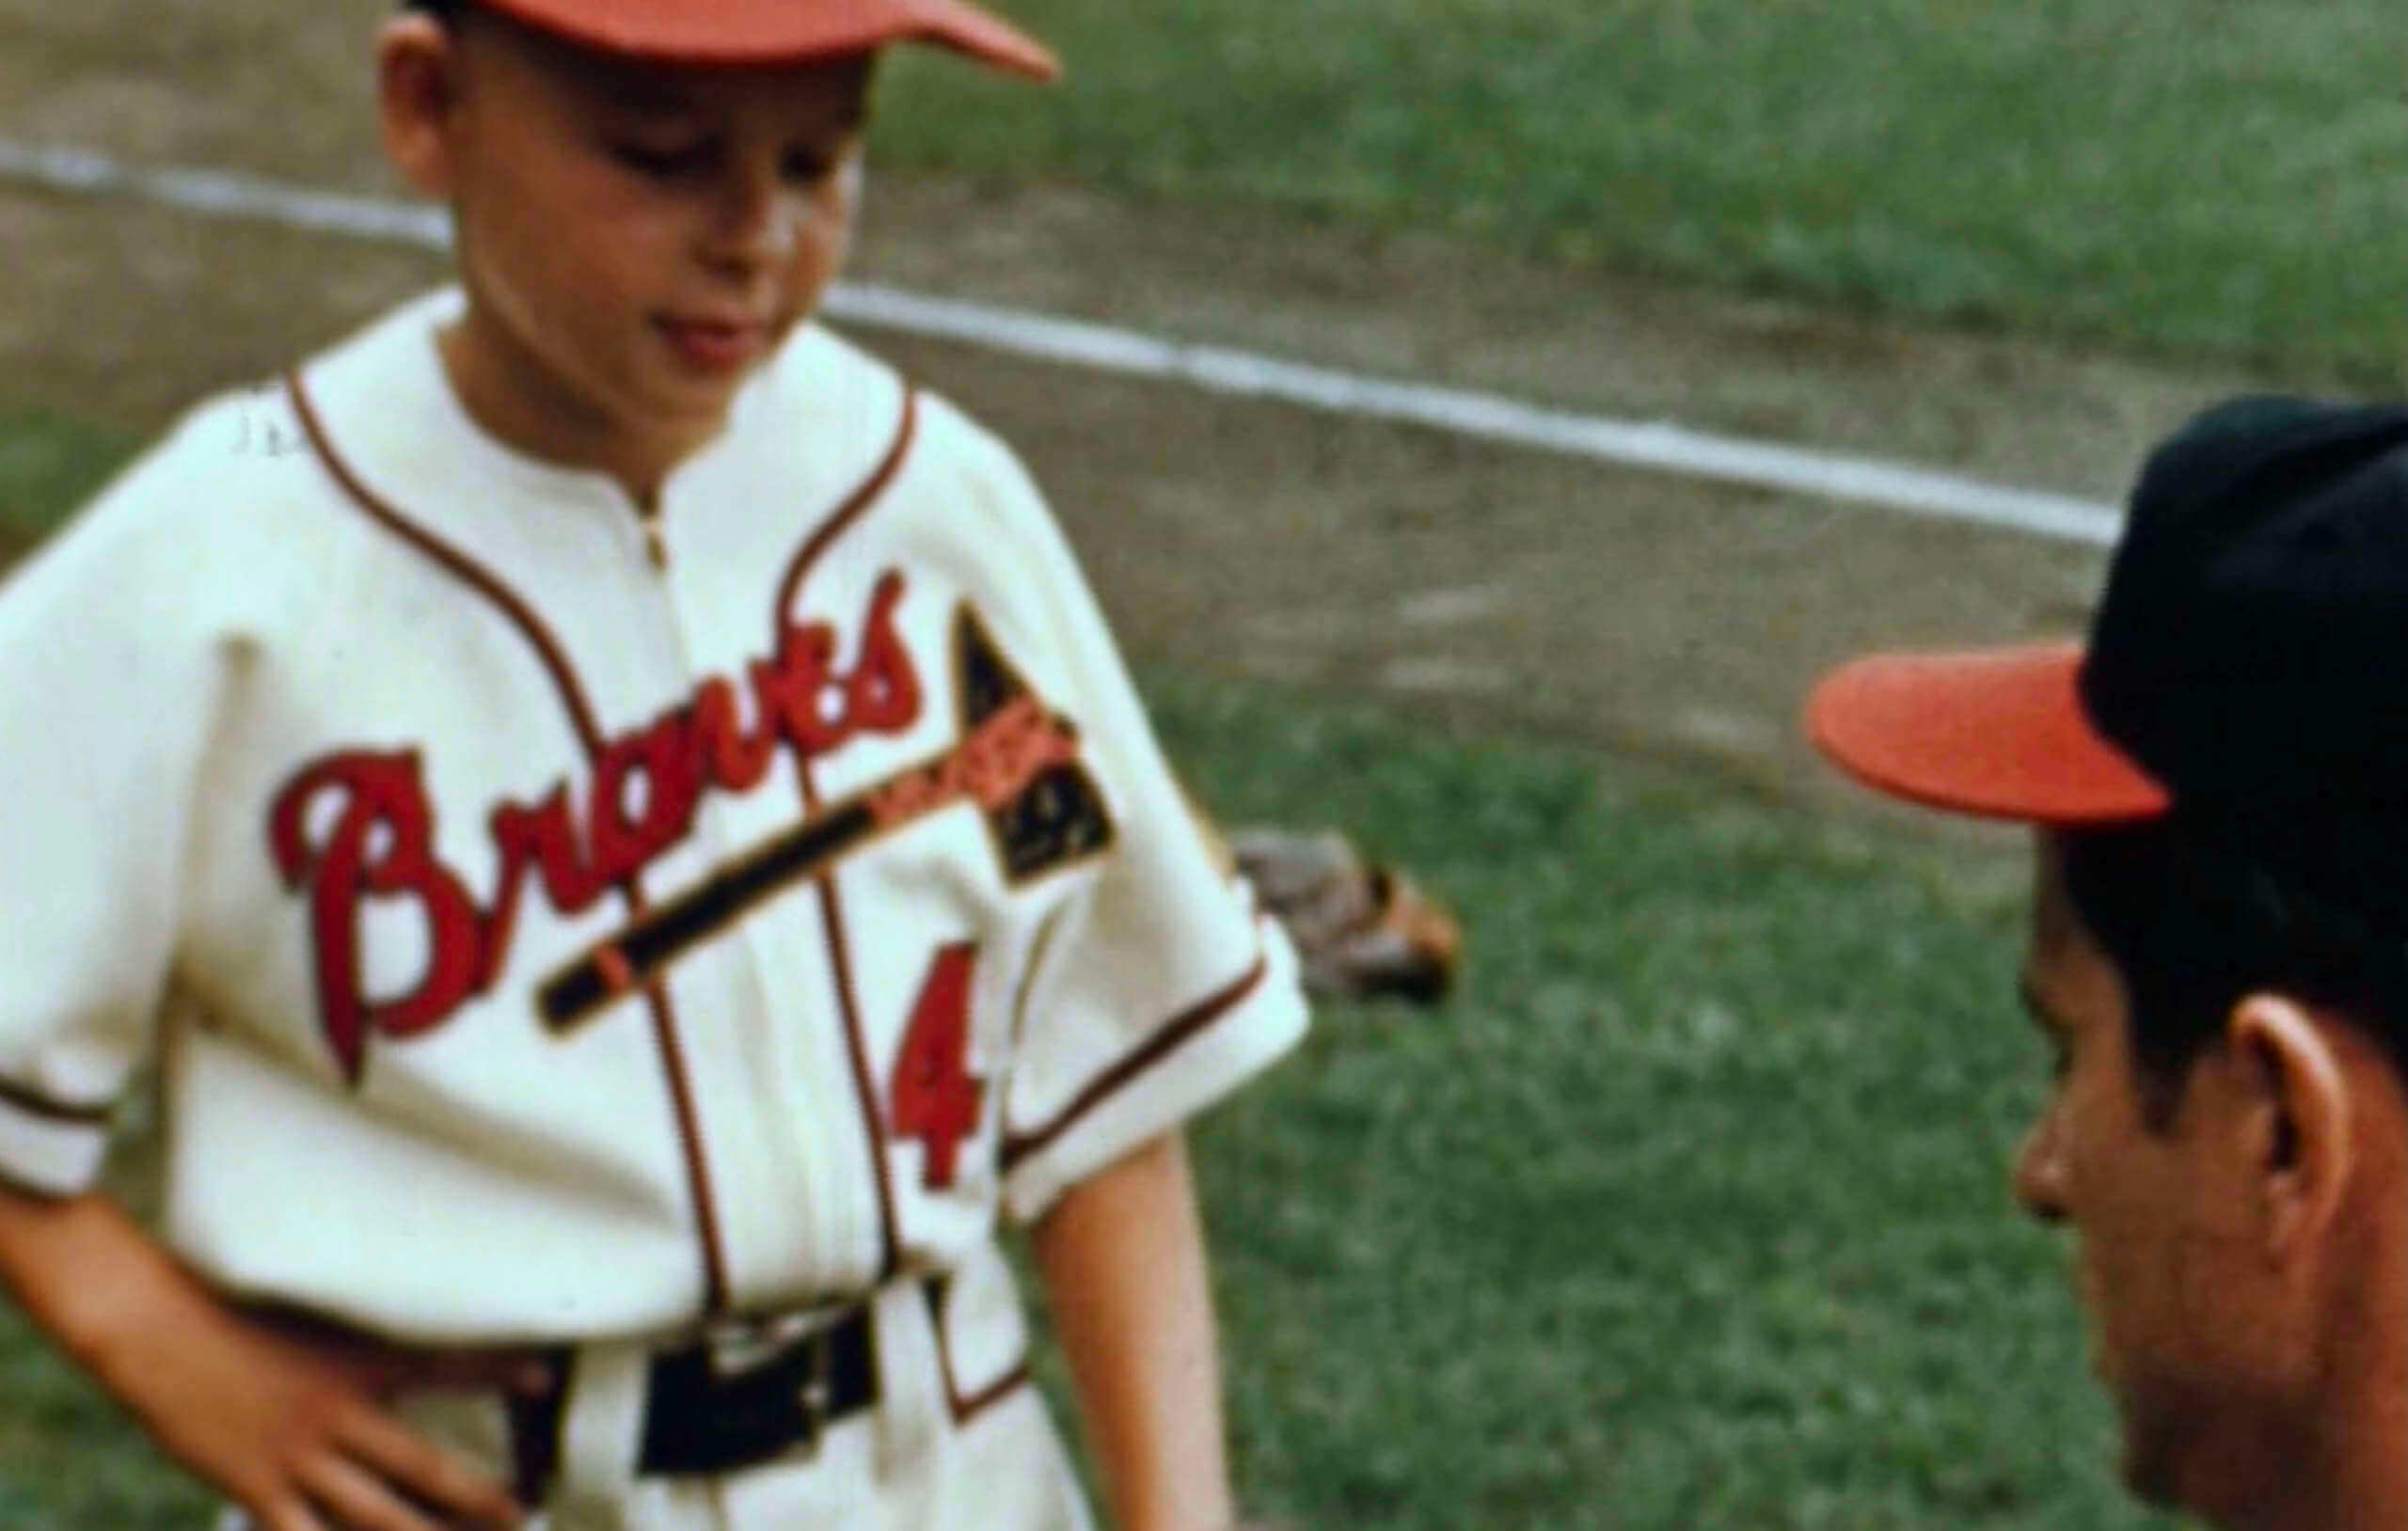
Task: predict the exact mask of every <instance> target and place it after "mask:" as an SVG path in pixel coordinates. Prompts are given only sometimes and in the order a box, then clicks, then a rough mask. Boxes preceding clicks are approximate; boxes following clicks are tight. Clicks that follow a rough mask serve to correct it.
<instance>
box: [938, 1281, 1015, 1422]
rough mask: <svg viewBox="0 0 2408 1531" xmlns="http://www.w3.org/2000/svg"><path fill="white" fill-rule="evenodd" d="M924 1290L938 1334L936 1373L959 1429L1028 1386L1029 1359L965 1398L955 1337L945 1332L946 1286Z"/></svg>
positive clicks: (942, 1284) (946, 1404) (940, 1283)
mask: <svg viewBox="0 0 2408 1531" xmlns="http://www.w3.org/2000/svg"><path fill="white" fill-rule="evenodd" d="M922 1290H924V1291H926V1292H927V1298H928V1327H929V1328H930V1329H932V1330H934V1331H935V1332H936V1336H937V1371H938V1373H939V1374H940V1375H941V1376H942V1377H943V1380H944V1403H945V1408H946V1409H947V1410H948V1411H949V1412H950V1413H952V1415H953V1422H954V1424H955V1425H956V1426H961V1425H967V1424H969V1423H970V1422H971V1421H972V1420H973V1419H975V1418H977V1417H978V1416H979V1415H980V1414H983V1413H986V1412H987V1411H988V1410H990V1409H991V1408H993V1407H994V1406H995V1405H997V1404H999V1403H1001V1402H1003V1401H1004V1400H1005V1399H1006V1398H1007V1397H1011V1395H1012V1393H1013V1392H1014V1391H1015V1390H1017V1389H1019V1388H1021V1387H1023V1386H1025V1385H1026V1384H1027V1382H1028V1380H1029V1376H1030V1372H1029V1369H1028V1357H1027V1356H1026V1355H1025V1354H1023V1355H1022V1357H1021V1358H1020V1360H1019V1361H1017V1362H1015V1363H1014V1364H1013V1365H1012V1367H1011V1369H1010V1370H1008V1371H1006V1372H1005V1373H1004V1374H1003V1375H1002V1376H1001V1377H998V1378H996V1379H995V1380H994V1381H991V1382H989V1383H988V1384H987V1385H986V1386H985V1387H982V1388H980V1389H979V1390H978V1391H977V1392H975V1393H973V1394H971V1395H969V1396H968V1397H963V1396H962V1392H961V1384H960V1383H958V1382H957V1381H954V1371H953V1336H952V1335H951V1334H947V1333H946V1332H945V1323H944V1300H945V1295H946V1283H945V1282H943V1281H942V1280H938V1281H931V1282H929V1283H928V1284H927V1286H925V1287H923V1288H922Z"/></svg>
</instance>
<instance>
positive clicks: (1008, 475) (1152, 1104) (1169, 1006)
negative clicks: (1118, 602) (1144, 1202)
mask: <svg viewBox="0 0 2408 1531" xmlns="http://www.w3.org/2000/svg"><path fill="white" fill-rule="evenodd" d="M993 453H994V477H995V478H996V480H997V481H998V482H999V486H1000V487H999V492H1000V493H1001V494H1003V495H1004V496H1006V497H1007V498H1008V499H1010V500H1012V501H1014V502H1016V503H1014V504H1012V505H1010V506H1008V507H1006V508H1007V510H1009V511H1010V512H1011V514H1010V515H1009V516H1008V519H1007V525H1008V526H1009V527H1010V530H1011V533H1012V535H1013V536H1014V539H1015V541H1016V543H1017V544H1018V545H1019V551H1020V553H1021V556H1022V558H1024V559H1025V560H1028V561H1029V562H1030V563H1031V564H1032V565H1033V566H1034V568H1035V569H1036V571H1037V573H1038V582H1039V585H1040V588H1041V592H1042V596H1043V598H1044V599H1045V601H1046V602H1047V603H1048V604H1049V607H1050V610H1051V615H1052V618H1053V625H1054V633H1055V637H1056V639H1057V641H1058V643H1059V644H1060V646H1061V648H1062V650H1063V651H1064V652H1065V653H1066V655H1067V656H1068V663H1069V671H1070V673H1071V676H1072V678H1073V684H1074V685H1075V687H1076V695H1075V706H1074V709H1073V711H1074V716H1075V718H1076V721H1077V723H1078V727H1079V729H1080V734H1081V750H1082V753H1083V755H1084V757H1085V760H1086V761H1087V763H1088V765H1090V767H1091V768H1093V769H1095V770H1096V771H1097V772H1098V773H1099V774H1100V775H1101V777H1102V778H1103V780H1104V782H1105V784H1106V788H1107V791H1108V794H1109V796H1110V797H1111V799H1112V801H1113V804H1114V811H1115V816H1116V824H1115V827H1114V838H1113V843H1112V845H1111V847H1110V848H1109V850H1108V851H1107V852H1106V853H1105V855H1104V857H1103V859H1102V862H1101V870H1100V872H1099V873H1098V875H1097V876H1095V877H1093V878H1092V880H1090V881H1089V882H1088V883H1087V884H1086V886H1085V888H1084V889H1083V890H1082V891H1081V892H1080V893H1079V895H1078V896H1077V897H1075V898H1073V899H1071V900H1070V901H1069V903H1068V904H1067V905H1066V906H1065V907H1064V908H1063V909H1062V910H1061V911H1060V912H1059V913H1057V914H1056V915H1055V916H1054V923H1053V924H1052V926H1051V927H1050V928H1049V929H1048V930H1047V931H1046V933H1045V935H1044V937H1043V938H1042V939H1041V941H1040V944H1039V947H1038V952H1037V954H1036V955H1035V957H1034V959H1033V961H1032V963H1031V966H1030V969H1029V971H1028V975H1027V979H1026V984H1027V992H1026V996H1025V999H1024V1000H1023V1002H1022V1005H1021V1007H1020V1018H1021V1019H1020V1027H1021V1030H1020V1036H1019V1041H1018V1045H1017V1047H1016V1048H1015V1049H1014V1050H1013V1062H1012V1065H1011V1077H1010V1080H1009V1082H1008V1084H1007V1086H1006V1092H1005V1101H1004V1124H1003V1125H1004V1134H1003V1144H1002V1154H1003V1168H1004V1192H1005V1196H1006V1205H1007V1206H1008V1207H1009V1208H1010V1210H1011V1211H1012V1213H1013V1214H1014V1215H1015V1216H1017V1217H1020V1218H1022V1219H1029V1218H1034V1217H1036V1216H1037V1215H1038V1214H1039V1213H1041V1212H1042V1211H1043V1210H1044V1209H1045V1208H1046V1207H1049V1206H1050V1205H1052V1203H1053V1202H1054V1199H1055V1198H1056V1197H1058V1196H1059V1195H1060V1194H1061V1193H1062V1192H1063V1191H1065V1190H1066V1189H1068V1188H1069V1187H1070V1186H1071V1185H1074V1184H1076V1183H1077V1182H1078V1181H1080V1180H1082V1179H1084V1178H1085V1177H1086V1176H1090V1175H1093V1174H1095V1173H1096V1172H1097V1171H1099V1170H1101V1169H1103V1168H1105V1167H1107V1166H1108V1165H1110V1164H1111V1163H1112V1162H1113V1161H1114V1160H1117V1159H1118V1158H1120V1157H1121V1156H1123V1155H1125V1154H1127V1153H1128V1152H1130V1151H1131V1150H1133V1149H1134V1148H1136V1147H1138V1146H1140V1145H1141V1144H1144V1143H1146V1142H1147V1141H1148V1140H1149V1139H1151V1138H1154V1137H1157V1136H1159V1135H1161V1134H1162V1133H1164V1132H1165V1131H1168V1130H1170V1129H1173V1128H1176V1127H1178V1126H1179V1125H1180V1124H1181V1123H1182V1122H1184V1121H1185V1120H1186V1119H1187V1118H1188V1117H1190V1116H1192V1115H1194V1114H1195V1113H1197V1112H1199V1111H1201V1110H1202V1109H1203V1108H1205V1107H1206V1106H1208V1105H1210V1104H1212V1102H1214V1101H1216V1100H1218V1099H1219V1098H1221V1097H1223V1096H1225V1095H1227V1094H1228V1093H1229V1092H1230V1091H1232V1090H1234V1089H1235V1088H1236V1087H1237V1086H1239V1085H1240V1084H1242V1083H1244V1081H1247V1080H1248V1079H1250V1078H1252V1077H1253V1076H1254V1075H1255V1074H1257V1073H1259V1071H1260V1070H1262V1069H1263V1068H1265V1067H1266V1066H1268V1065H1270V1064H1271V1063H1272V1062H1274V1061H1275V1059H1277V1058H1278V1057H1279V1056H1280V1055H1281V1054H1283V1053H1285V1052H1286V1051H1287V1050H1289V1049H1290V1048H1291V1047H1293V1046H1294V1045H1295V1043H1296V1042H1297V1041H1298V1039H1299V1038H1300V1037H1301V1036H1302V1035H1303V1034H1304V1030H1305V1025H1306V1009H1305V1002H1304V999H1303V995H1302V991H1301V990H1300V988H1299V987H1298V981H1297V974H1296V963H1295V958H1294V955H1293V953H1292V952H1291V949H1290V947H1289V945H1288V941H1287V939H1286V937H1285V935H1284V934H1283V933H1282V932H1281V931H1280V929H1279V927H1278V926H1277V925H1276V924H1275V923H1274V922H1273V921H1272V920H1270V919H1269V918H1268V917H1267V916H1264V915H1262V914H1260V913H1259V912H1258V911H1257V909H1256V908H1255V905H1254V899H1253V894H1252V891H1251V890H1250V889H1249V888H1248V887H1247V885H1246V884H1245V883H1244V880H1243V879H1242V878H1240V877H1238V876H1236V875H1235V874H1234V872H1232V871H1231V870H1229V869H1228V865H1227V863H1226V860H1225V858H1223V857H1222V856H1221V855H1220V854H1218V853H1217V852H1216V851H1215V850H1214V849H1213V847H1212V842H1211V841H1210V840H1209V839H1208V837H1207V833H1206V830H1205V829H1204V827H1203V826H1202V825H1201V824H1200V823H1199V822H1198V821H1197V819H1196V815H1195V813H1194V812H1193V810H1192V809H1191V808H1190V806H1189V805H1188V802H1187V800H1186V798H1185V797H1184V796H1183V794H1182V793H1181V791H1180V786H1179V783H1178V781H1177V780H1176V779H1175V777H1174V776H1173V774H1172V771H1171V769H1170V767H1169V765H1168V764H1167V763H1166V762H1165V761H1164V758H1163V754H1162V750H1161V748H1160V746H1159V745H1158V744H1157V743H1156V741H1155V739H1154V735H1153V732H1152V729H1151V727H1150V725H1149V722H1148V720H1147V718H1146V714H1145V711H1144V708H1143V706H1142V704H1141V703H1140V702H1139V701H1138V698H1137V694H1136V689H1135V687H1134V686H1133V683H1132V682H1131V680H1130V677H1129V674H1128V672H1127V670H1126V668H1125V666H1124V665H1123V663H1122V661H1121V658H1120V656H1119V654H1118V652H1117V649H1116V647H1115V646H1114V644H1113V641H1112V639H1111V636H1110V634H1109V632H1108V631H1107V629H1106V626H1105V623H1104V620H1103V616H1102V613H1101V609H1100V608H1098V606H1097V604H1096V601H1095V598H1094V596H1093V594H1092V592H1090V591H1089V590H1088V588H1087V586H1086V584H1085V580H1084V579H1083V577H1082V576H1081V575H1080V573H1079V570H1078V568H1077V565H1076V563H1075V561H1074V560H1073V559H1072V556H1071V554H1070V551H1069V546H1068V545H1067V544H1066V543H1065V542H1064V541H1063V539H1062V537H1061V534H1060V532H1059V530H1058V529H1056V528H1055V526H1054V522H1053V520H1052V517H1051V515H1050V514H1049V513H1047V512H1046V511H1045V510H1044V508H1043V506H1042V504H1041V503H1040V502H1039V501H1038V496H1037V493H1036V490H1035V489H1034V487H1033V486H1031V485H1030V484H1029V483H1028V481H1027V479H1026V477H1025V475H1024V474H1023V473H1022V471H1021V469H1020V467H1019V466H1018V464H1017V463H1016V462H1014V461H1013V460H1012V459H1011V458H1010V457H1009V455H1008V454H1007V453H1006V452H1004V451H1003V450H1002V449H1000V448H999V447H998V448H995V449H993Z"/></svg>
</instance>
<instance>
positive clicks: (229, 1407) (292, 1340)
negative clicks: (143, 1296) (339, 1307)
mask: <svg viewBox="0 0 2408 1531" xmlns="http://www.w3.org/2000/svg"><path fill="white" fill-rule="evenodd" d="M208 1310H209V1311H208V1312H207V1316H206V1318H201V1319H200V1321H198V1322H195V1321H192V1320H193V1318H194V1317H195V1316H194V1315H185V1316H183V1318H184V1319H185V1321H184V1322H183V1323H182V1325H181V1326H180V1328H181V1333H174V1334H166V1333H159V1332H154V1333H153V1334H151V1335H150V1337H149V1342H148V1343H147V1344H146V1345H145V1346H144V1347H143V1352H144V1353H143V1354H142V1355H140V1356H138V1357H129V1358H127V1359H126V1361H125V1362H124V1365H127V1366H129V1367H140V1368H142V1369H143V1370H144V1371H147V1373H148V1376H147V1377H144V1378H141V1379H138V1380H137V1379H136V1378H134V1377H131V1376H129V1377H127V1378H126V1379H125V1380H124V1381H125V1384H126V1385H125V1388H124V1392H125V1396H126V1397H127V1401H128V1402H129V1403H131V1404H133V1405H134V1406H135V1409H136V1411H137V1412H138V1413H141V1415H142V1416H143V1421H144V1423H145V1424H146V1425H147V1426H148V1427H149V1428H150V1430H151V1432H152V1433H153V1434H154V1435H156V1436H157V1437H158V1439H159V1442H160V1444H162V1445H163V1446H165V1447H166V1449H167V1450H168V1451H169V1452H170V1453H172V1454H173V1455H174V1456H175V1457H177V1458H178V1459H179V1460H182V1461H183V1462H184V1464H185V1465H186V1466H188V1467H190V1468H191V1469H192V1470H193V1471H194V1472H196V1473H198V1475H199V1476H202V1477H203V1478H205V1479H207V1480H208V1481H209V1482H210V1483H212V1484H213V1485H214V1486H215V1487H217V1488H218V1489H219V1490H221V1491H222V1492H226V1493H227V1494H229V1495H230V1496H231V1497H232V1498H233V1499H234V1501H235V1502H236V1503H237V1504H239V1505H241V1506H242V1507H243V1509H244V1511H245V1512H246V1514H247V1515H248V1516H249V1517H250V1519H251V1521H252V1522H253V1523H254V1525H255V1526H256V1527H257V1531H509V1528H512V1527H515V1526H517V1525H518V1524H520V1523H522V1522H523V1521H524V1520H525V1519H526V1513H527V1512H526V1510H525V1509H524V1508H523V1507H521V1506H519V1505H518V1504H517V1503H516V1501H515V1500H514V1499H512V1497H511V1496H510V1494H509V1492H507V1491H506V1490H504V1488H503V1487H502V1486H501V1485H500V1484H499V1483H498V1482H495V1481H493V1480H492V1479H491V1478H489V1477H488V1476H485V1475H484V1474H483V1473H482V1472H480V1471H477V1470H475V1469H472V1468H470V1467H469V1466H467V1464H465V1463H463V1462H461V1461H459V1460H457V1459H455V1458H453V1457H452V1456H451V1455H450V1454H449V1453H447V1452H445V1451H444V1450H442V1449H441V1448H439V1447H437V1446H436V1445H435V1444H432V1443H431V1442H429V1441H427V1440H426V1439H425V1438H424V1437H422V1436H420V1434H419V1433H418V1432H416V1431H415V1430H413V1429H411V1428H409V1427H408V1426H406V1425H404V1424H403V1423H402V1421H401V1420H400V1419H398V1418H396V1417H395V1416H394V1415H393V1413H391V1412H390V1411H389V1410H388V1409H387V1407H386V1406H385V1403H384V1401H383V1400H384V1399H385V1397H388V1396H389V1395H390V1394H391V1393H392V1392H394V1391H396V1390H399V1389H404V1388H409V1387H418V1386H453V1387H486V1388H494V1389H500V1388H506V1387H512V1386H526V1385H531V1383H532V1382H533V1381H535V1379H536V1378H537V1377H538V1376H539V1373H537V1372H535V1371H533V1370H532V1369H531V1366H532V1364H531V1362H530V1361H528V1360H527V1359H525V1358H513V1357H509V1356H506V1355H499V1354H496V1355H492V1356H475V1357H447V1356H435V1355H430V1356H427V1357H425V1358H419V1357H417V1356H414V1355H413V1354H411V1353H410V1352H406V1351H402V1350H396V1349H388V1348H385V1347H380V1346H376V1345H373V1344H372V1343H370V1342H366V1341H363V1340H359V1339H356V1338H353V1337H349V1336H340V1337H339V1336H336V1335H334V1334H329V1333H327V1332H325V1331H323V1330H314V1329H311V1328H309V1327H307V1326H304V1325H301V1324H296V1323H294V1322H292V1321H288V1320H266V1321H263V1320H261V1319H260V1318H254V1317H250V1316H246V1315H243V1314H239V1313H235V1312H232V1311H230V1310H228V1309H225V1308H222V1307H217V1306H216V1305H215V1304H214V1303H212V1304H208Z"/></svg>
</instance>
